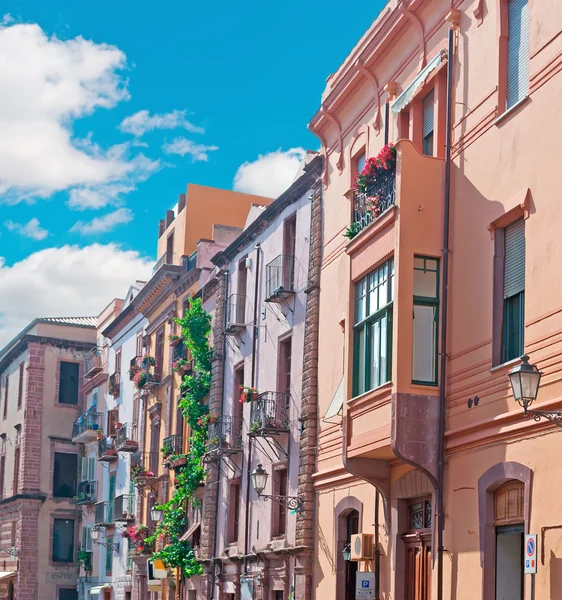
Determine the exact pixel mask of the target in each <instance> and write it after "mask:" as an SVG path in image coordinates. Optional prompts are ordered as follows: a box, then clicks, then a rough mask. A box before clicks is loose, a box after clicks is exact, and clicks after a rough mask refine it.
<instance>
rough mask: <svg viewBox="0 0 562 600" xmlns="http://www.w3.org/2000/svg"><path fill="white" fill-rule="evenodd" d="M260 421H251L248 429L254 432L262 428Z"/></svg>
mask: <svg viewBox="0 0 562 600" xmlns="http://www.w3.org/2000/svg"><path fill="white" fill-rule="evenodd" d="M262 426H263V425H262V422H261V421H254V422H253V423H252V426H251V427H250V431H251V432H252V433H256V432H257V431H259V430H260V429H261V428H262Z"/></svg>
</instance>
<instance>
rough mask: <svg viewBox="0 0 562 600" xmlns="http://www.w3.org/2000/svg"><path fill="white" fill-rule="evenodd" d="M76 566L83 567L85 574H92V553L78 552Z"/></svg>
mask: <svg viewBox="0 0 562 600" xmlns="http://www.w3.org/2000/svg"><path fill="white" fill-rule="evenodd" d="M78 565H79V566H81V567H83V569H84V571H86V573H91V572H92V553H91V552H86V551H85V550H78Z"/></svg>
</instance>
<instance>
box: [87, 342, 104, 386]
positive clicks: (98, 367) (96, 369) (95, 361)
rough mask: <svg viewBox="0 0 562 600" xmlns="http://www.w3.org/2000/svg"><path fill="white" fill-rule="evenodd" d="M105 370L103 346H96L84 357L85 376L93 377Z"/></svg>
mask: <svg viewBox="0 0 562 600" xmlns="http://www.w3.org/2000/svg"><path fill="white" fill-rule="evenodd" d="M102 371H103V364H102V355H101V348H97V347H96V348H94V349H93V350H92V351H91V352H88V354H86V356H85V357H84V377H85V378H86V379H92V377H95V376H96V375H97V374H98V373H101V372H102Z"/></svg>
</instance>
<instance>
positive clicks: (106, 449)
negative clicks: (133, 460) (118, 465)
mask: <svg viewBox="0 0 562 600" xmlns="http://www.w3.org/2000/svg"><path fill="white" fill-rule="evenodd" d="M117 458H118V457H117V447H116V446H115V438H114V437H102V438H101V439H99V440H98V460H99V461H100V462H114V461H116V460H117Z"/></svg>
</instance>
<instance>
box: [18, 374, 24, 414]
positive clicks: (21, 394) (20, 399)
mask: <svg viewBox="0 0 562 600" xmlns="http://www.w3.org/2000/svg"><path fill="white" fill-rule="evenodd" d="M24 367H25V364H24V363H21V364H20V376H19V387H18V410H19V409H20V408H21V404H22V401H23V374H24Z"/></svg>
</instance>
